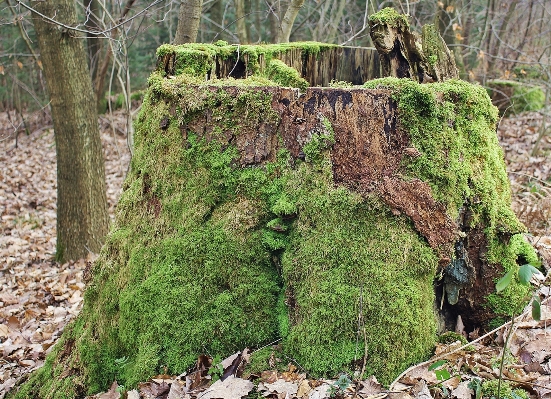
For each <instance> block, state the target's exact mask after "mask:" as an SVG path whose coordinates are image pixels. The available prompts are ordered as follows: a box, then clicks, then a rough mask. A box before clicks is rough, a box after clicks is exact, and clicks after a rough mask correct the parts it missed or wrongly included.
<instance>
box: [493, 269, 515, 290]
mask: <svg viewBox="0 0 551 399" xmlns="http://www.w3.org/2000/svg"><path fill="white" fill-rule="evenodd" d="M514 274H515V271H514V270H513V269H511V270H509V271H508V272H507V273H506V274H505V276H503V277H501V278H500V279H499V281H498V282H497V284H496V291H497V292H501V291H503V290H504V289H505V288H507V287H508V286H509V284H511V280H512V279H513V275H514Z"/></svg>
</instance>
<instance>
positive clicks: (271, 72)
mask: <svg viewBox="0 0 551 399" xmlns="http://www.w3.org/2000/svg"><path fill="white" fill-rule="evenodd" d="M266 75H267V76H268V78H269V79H271V80H273V81H274V82H276V83H277V84H279V85H281V86H287V87H298V88H299V89H301V90H306V88H307V87H308V86H309V85H308V82H307V81H306V80H304V79H303V78H301V76H300V74H299V73H298V71H297V70H296V69H295V68H291V67H290V66H287V64H285V63H284V62H283V61H280V60H277V59H274V60H271V61H270V63H269V64H268V68H267V70H266Z"/></svg>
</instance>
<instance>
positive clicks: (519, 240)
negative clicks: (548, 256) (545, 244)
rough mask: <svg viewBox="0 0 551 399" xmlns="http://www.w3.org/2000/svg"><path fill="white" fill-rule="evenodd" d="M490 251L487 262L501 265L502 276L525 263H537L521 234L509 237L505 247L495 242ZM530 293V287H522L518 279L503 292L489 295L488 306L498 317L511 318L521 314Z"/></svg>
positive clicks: (531, 290)
mask: <svg viewBox="0 0 551 399" xmlns="http://www.w3.org/2000/svg"><path fill="white" fill-rule="evenodd" d="M491 249H492V250H491V251H490V252H489V253H488V261H489V262H492V263H499V264H501V265H502V266H503V268H504V272H503V274H505V272H507V271H509V270H515V271H518V269H519V266H522V265H524V264H526V263H531V264H538V263H539V262H538V257H537V254H536V252H535V250H534V248H533V247H532V246H531V245H530V244H529V243H528V242H527V241H526V239H525V238H524V236H523V235H522V234H516V235H514V236H513V237H511V239H510V241H509V243H508V244H507V245H499V243H497V242H496V243H494V245H493V246H492V247H491ZM532 292H533V288H532V287H531V286H529V285H523V284H521V283H520V282H519V281H518V279H513V280H512V281H511V284H510V285H509V286H508V287H507V288H506V289H505V290H503V291H501V292H500V293H494V294H491V295H489V296H488V304H489V305H490V306H491V308H492V310H494V312H495V313H497V314H498V315H502V316H508V317H512V316H514V315H518V314H520V313H521V312H522V310H523V309H524V307H525V306H526V304H527V302H528V301H529V300H530V298H531V297H532Z"/></svg>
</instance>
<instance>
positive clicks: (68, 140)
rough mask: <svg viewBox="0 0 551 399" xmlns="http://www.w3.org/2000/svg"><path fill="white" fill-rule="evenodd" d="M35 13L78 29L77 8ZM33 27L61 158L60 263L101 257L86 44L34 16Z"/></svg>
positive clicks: (98, 172)
mask: <svg viewBox="0 0 551 399" xmlns="http://www.w3.org/2000/svg"><path fill="white" fill-rule="evenodd" d="M36 9H37V10H38V11H39V12H40V13H42V14H44V15H46V16H48V17H50V18H55V19H56V20H57V21H60V22H63V23H65V24H67V25H76V22H77V17H76V10H75V3H74V2H72V1H70V0H51V1H44V2H39V3H37V4H36ZM33 21H34V27H35V30H36V33H37V38H38V45H39V48H40V55H41V59H42V65H43V67H44V74H45V77H46V82H47V86H48V91H49V94H50V104H51V108H52V118H53V122H54V130H55V141H56V154H57V255H56V256H57V258H58V259H59V260H67V259H79V258H82V257H85V256H86V255H87V254H88V252H89V251H91V252H98V251H99V250H100V248H101V245H102V242H103V238H104V236H105V234H106V233H107V230H108V223H109V218H108V214H107V198H106V194H105V170H104V161H103V153H102V147H101V141H100V135H99V126H98V119H97V111H96V108H95V101H94V92H93V90H92V83H91V79H90V74H89V70H88V67H87V63H86V51H85V49H84V43H83V39H81V38H79V37H78V36H77V34H76V32H75V31H71V30H68V29H65V28H62V27H59V26H57V25H55V24H53V23H51V22H49V21H46V20H44V19H42V18H40V17H37V16H35V17H34V18H33Z"/></svg>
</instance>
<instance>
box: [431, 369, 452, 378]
mask: <svg viewBox="0 0 551 399" xmlns="http://www.w3.org/2000/svg"><path fill="white" fill-rule="evenodd" d="M434 374H436V379H437V380H439V381H444V380H447V379H450V378H451V374H450V372H449V371H448V370H446V369H443V370H435V371H434Z"/></svg>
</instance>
